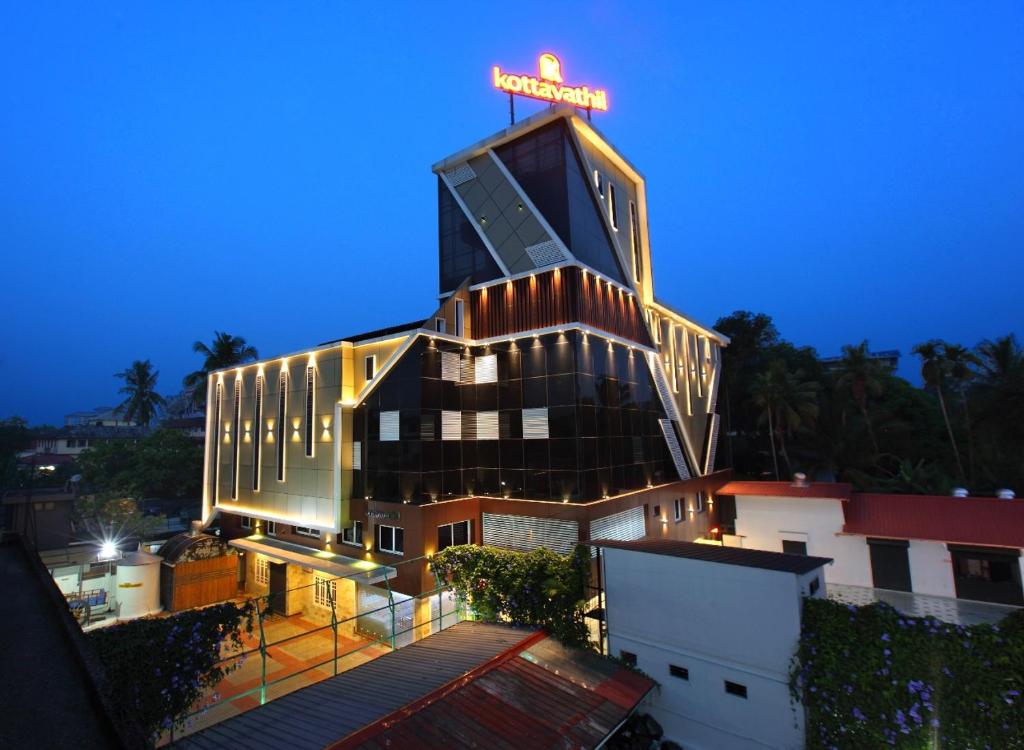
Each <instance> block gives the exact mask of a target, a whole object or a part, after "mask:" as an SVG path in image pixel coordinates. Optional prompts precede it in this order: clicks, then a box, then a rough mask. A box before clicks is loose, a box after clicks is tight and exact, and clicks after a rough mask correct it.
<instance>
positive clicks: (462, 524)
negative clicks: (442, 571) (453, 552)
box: [437, 521, 473, 552]
mask: <svg viewBox="0 0 1024 750" xmlns="http://www.w3.org/2000/svg"><path fill="white" fill-rule="evenodd" d="M472 540H473V537H472V535H471V533H470V522H469V521H458V522H456V523H446V524H444V525H443V526H438V527H437V551H438V552H440V551H441V550H443V549H445V548H446V547H454V546H455V545H457V544H469V543H470V542H471V541H472Z"/></svg>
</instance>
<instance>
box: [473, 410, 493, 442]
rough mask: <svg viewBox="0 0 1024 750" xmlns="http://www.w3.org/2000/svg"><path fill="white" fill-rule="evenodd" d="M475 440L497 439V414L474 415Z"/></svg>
mask: <svg viewBox="0 0 1024 750" xmlns="http://www.w3.org/2000/svg"><path fill="white" fill-rule="evenodd" d="M476 439H477V440H497V439H498V412H496V411H479V412H477V413H476Z"/></svg>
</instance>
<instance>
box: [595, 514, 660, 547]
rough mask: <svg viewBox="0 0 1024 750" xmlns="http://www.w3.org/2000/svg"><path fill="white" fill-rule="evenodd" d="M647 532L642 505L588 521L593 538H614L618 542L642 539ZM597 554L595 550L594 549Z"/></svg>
mask: <svg viewBox="0 0 1024 750" xmlns="http://www.w3.org/2000/svg"><path fill="white" fill-rule="evenodd" d="M646 533H647V524H646V522H645V520H644V507H643V506H642V505H640V506H637V507H636V508H630V509H628V510H624V511H622V512H620V513H612V514H611V515H610V516H605V517H604V518H595V519H594V520H593V521H591V522H590V536H591V537H592V538H594V539H614V540H616V541H620V542H631V541H633V540H634V539H643V537H644V535H645V534H646ZM594 554H595V555H596V554H597V550H596V549H595V550H594Z"/></svg>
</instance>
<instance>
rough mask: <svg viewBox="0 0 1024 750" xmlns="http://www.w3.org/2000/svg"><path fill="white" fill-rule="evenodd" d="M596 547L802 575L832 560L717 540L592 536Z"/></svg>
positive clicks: (592, 542)
mask: <svg viewBox="0 0 1024 750" xmlns="http://www.w3.org/2000/svg"><path fill="white" fill-rule="evenodd" d="M590 543H591V544H593V545H594V546H596V547H607V548H610V549H622V550H629V551H630V552H645V553H647V554H651V555H664V556H666V557H683V558H686V559H689V560H703V561H705V562H712V563H721V564H723V565H740V566H742V567H745V568H760V569H762V570H775V571H778V572H780V573H795V574H797V575H804V574H805V573H810V572H811V571H812V570H817V569H818V568H820V567H822V566H824V565H828V564H829V563H830V562H832V560H831V558H828V557H811V556H809V555H793V554H787V553H785V552H767V551H765V550H759V549H744V548H743V547H722V546H720V545H717V544H698V543H697V542H683V541H679V540H677V539H635V540H631V541H617V540H612V539H598V538H596V537H595V538H593V539H592V541H591V542H590Z"/></svg>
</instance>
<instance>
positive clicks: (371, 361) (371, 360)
mask: <svg viewBox="0 0 1024 750" xmlns="http://www.w3.org/2000/svg"><path fill="white" fill-rule="evenodd" d="M376 374H377V355H376V354H371V355H369V356H367V357H363V377H365V378H366V380H367V381H370V380H373V378H374V376H375V375H376Z"/></svg>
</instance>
